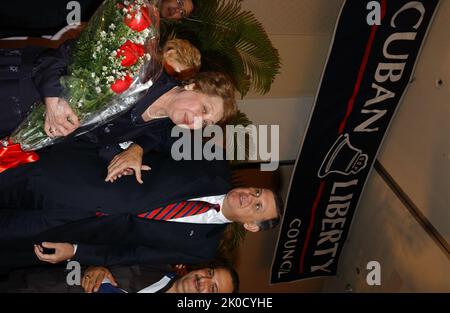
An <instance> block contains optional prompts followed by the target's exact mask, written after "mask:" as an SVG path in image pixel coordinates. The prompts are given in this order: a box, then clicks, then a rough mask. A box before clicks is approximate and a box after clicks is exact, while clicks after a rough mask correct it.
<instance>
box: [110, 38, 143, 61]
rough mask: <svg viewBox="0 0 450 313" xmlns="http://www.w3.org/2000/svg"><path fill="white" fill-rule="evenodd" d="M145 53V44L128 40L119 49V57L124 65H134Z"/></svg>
mask: <svg viewBox="0 0 450 313" xmlns="http://www.w3.org/2000/svg"><path fill="white" fill-rule="evenodd" d="M144 53H145V50H144V46H143V45H138V44H135V43H133V42H131V41H129V40H127V41H126V42H125V43H124V44H123V45H121V46H120V48H119V50H117V57H118V58H120V57H122V56H124V58H123V59H122V62H121V64H122V66H132V65H133V64H134V63H136V61H137V60H138V59H139V58H140V57H142V56H143V55H144Z"/></svg>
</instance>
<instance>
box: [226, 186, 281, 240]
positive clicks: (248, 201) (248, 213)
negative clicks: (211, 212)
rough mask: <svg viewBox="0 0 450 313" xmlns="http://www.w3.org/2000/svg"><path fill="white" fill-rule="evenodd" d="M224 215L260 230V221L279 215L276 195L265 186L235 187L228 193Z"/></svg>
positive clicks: (251, 229)
mask: <svg viewBox="0 0 450 313" xmlns="http://www.w3.org/2000/svg"><path fill="white" fill-rule="evenodd" d="M221 211H222V213H223V215H224V216H225V217H226V218H228V219H229V220H231V221H233V222H239V223H242V224H243V225H244V227H245V228H246V229H247V230H249V231H252V232H255V231H259V226H257V223H258V222H262V221H265V220H270V219H273V218H276V217H277V209H276V205H275V197H274V194H273V192H272V191H271V190H269V189H264V188H235V189H233V190H231V191H230V192H228V193H227V195H226V197H225V201H224V203H223V206H222V209H221Z"/></svg>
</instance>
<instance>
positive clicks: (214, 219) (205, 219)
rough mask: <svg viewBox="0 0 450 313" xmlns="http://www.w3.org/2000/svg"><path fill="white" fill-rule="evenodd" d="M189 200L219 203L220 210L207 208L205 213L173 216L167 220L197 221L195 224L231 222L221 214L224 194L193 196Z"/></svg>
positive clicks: (180, 221)
mask: <svg viewBox="0 0 450 313" xmlns="http://www.w3.org/2000/svg"><path fill="white" fill-rule="evenodd" d="M189 201H205V202H209V203H212V204H219V205H220V211H219V212H217V211H216V210H208V211H206V212H205V213H202V214H197V215H192V216H186V217H180V218H174V219H170V220H169V222H179V223H197V224H225V223H231V221H230V220H228V219H227V218H226V217H225V216H224V215H223V214H222V205H223V202H224V201H225V195H220V196H210V197H201V198H195V199H190V200H189Z"/></svg>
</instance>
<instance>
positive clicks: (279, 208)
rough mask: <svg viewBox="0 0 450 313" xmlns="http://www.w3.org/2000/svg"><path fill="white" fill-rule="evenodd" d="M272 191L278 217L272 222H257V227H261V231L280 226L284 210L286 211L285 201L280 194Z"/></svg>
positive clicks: (271, 220)
mask: <svg viewBox="0 0 450 313" xmlns="http://www.w3.org/2000/svg"><path fill="white" fill-rule="evenodd" d="M270 191H272V194H273V197H274V199H275V208H276V210H277V216H276V217H275V218H272V219H270V220H265V221H259V222H257V225H258V226H259V230H260V231H261V230H269V229H272V228H275V227H276V226H277V225H278V224H280V221H281V216H282V215H283V210H284V203H283V199H282V198H281V196H280V195H279V194H278V193H276V192H274V191H273V190H270Z"/></svg>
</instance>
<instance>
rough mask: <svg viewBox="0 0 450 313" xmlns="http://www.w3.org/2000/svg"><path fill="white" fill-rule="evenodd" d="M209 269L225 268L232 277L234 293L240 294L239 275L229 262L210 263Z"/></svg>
mask: <svg viewBox="0 0 450 313" xmlns="http://www.w3.org/2000/svg"><path fill="white" fill-rule="evenodd" d="M209 267H211V268H223V269H225V270H227V271H228V272H229V273H230V275H231V281H232V283H233V291H232V293H238V292H239V275H238V273H237V272H236V270H235V269H234V267H233V266H232V265H231V264H230V263H229V262H225V261H219V260H214V261H211V262H210V263H209Z"/></svg>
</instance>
